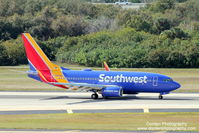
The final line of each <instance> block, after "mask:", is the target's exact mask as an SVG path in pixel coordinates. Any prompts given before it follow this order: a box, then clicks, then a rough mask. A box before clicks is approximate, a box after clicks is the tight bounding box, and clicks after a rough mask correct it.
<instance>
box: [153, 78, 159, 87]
mask: <svg viewBox="0 0 199 133" xmlns="http://www.w3.org/2000/svg"><path fill="white" fill-rule="evenodd" d="M153 86H158V77H153Z"/></svg>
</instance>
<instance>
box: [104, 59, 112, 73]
mask: <svg viewBox="0 0 199 133" xmlns="http://www.w3.org/2000/svg"><path fill="white" fill-rule="evenodd" d="M104 68H105V70H106V71H111V70H110V68H109V66H108V65H107V63H106V62H105V61H104Z"/></svg>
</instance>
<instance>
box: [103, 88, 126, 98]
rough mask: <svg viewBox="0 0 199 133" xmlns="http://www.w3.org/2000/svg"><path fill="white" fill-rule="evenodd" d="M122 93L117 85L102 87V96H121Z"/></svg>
mask: <svg viewBox="0 0 199 133" xmlns="http://www.w3.org/2000/svg"><path fill="white" fill-rule="evenodd" d="M122 94H123V90H122V88H119V87H106V88H104V89H102V96H103V97H121V96H122Z"/></svg>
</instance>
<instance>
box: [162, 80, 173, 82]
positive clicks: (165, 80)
mask: <svg viewBox="0 0 199 133" xmlns="http://www.w3.org/2000/svg"><path fill="white" fill-rule="evenodd" d="M164 81H166V82H169V81H173V79H164Z"/></svg>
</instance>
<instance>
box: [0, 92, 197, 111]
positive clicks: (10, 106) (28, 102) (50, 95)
mask: <svg viewBox="0 0 199 133" xmlns="http://www.w3.org/2000/svg"><path fill="white" fill-rule="evenodd" d="M91 94H92V93H84V92H0V115H3V114H46V113H120V112H122V113H123V112H139V113H148V112H199V93H171V94H168V95H165V96H164V99H163V100H159V99H158V94H153V93H143V94H138V95H126V96H124V97H121V98H113V99H102V98H101V97H100V98H99V99H97V100H93V99H90V95H91Z"/></svg>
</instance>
